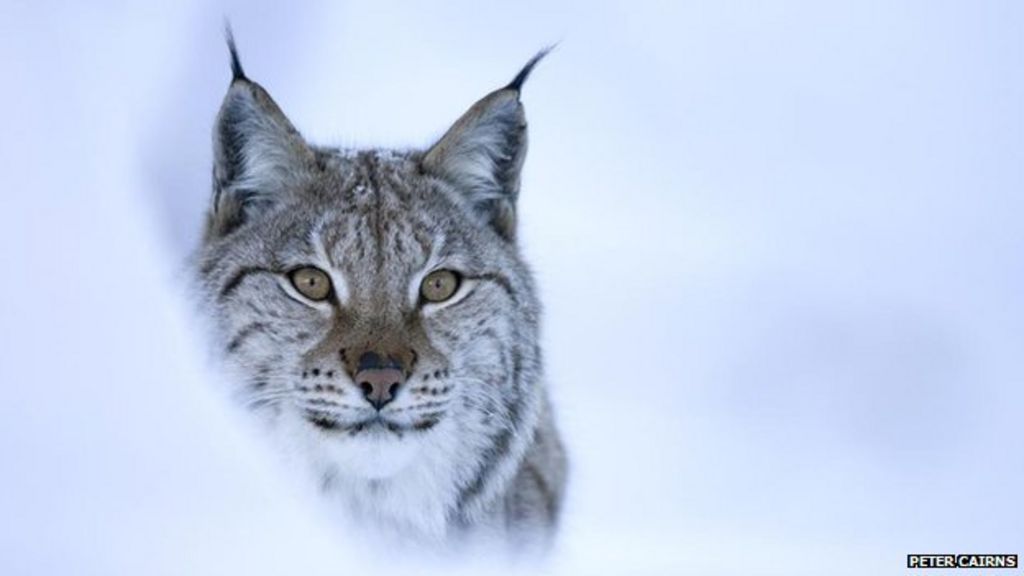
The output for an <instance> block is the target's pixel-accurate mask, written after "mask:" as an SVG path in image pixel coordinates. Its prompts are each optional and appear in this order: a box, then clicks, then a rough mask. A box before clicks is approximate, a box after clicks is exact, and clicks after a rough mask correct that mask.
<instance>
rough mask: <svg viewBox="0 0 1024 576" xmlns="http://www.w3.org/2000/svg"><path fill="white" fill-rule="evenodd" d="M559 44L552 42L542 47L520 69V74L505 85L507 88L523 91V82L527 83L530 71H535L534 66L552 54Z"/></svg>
mask: <svg viewBox="0 0 1024 576" xmlns="http://www.w3.org/2000/svg"><path fill="white" fill-rule="evenodd" d="M557 46H558V45H557V44H552V45H550V46H547V47H545V48H543V49H541V51H540V52H537V54H535V55H534V56H533V58H530V60H529V61H528V62H527V63H526V65H525V66H523V69H522V70H520V71H519V73H518V74H516V77H515V78H513V79H512V81H511V82H509V83H508V85H507V86H505V89H506V90H514V91H516V92H522V90H523V84H525V83H526V81H527V80H528V79H529V78H530V73H532V72H533V68H534V67H535V66H537V63H538V62H540V61H541V60H543V59H544V57H545V56H547V55H548V54H550V53H551V51H552V50H554V49H555V47H557Z"/></svg>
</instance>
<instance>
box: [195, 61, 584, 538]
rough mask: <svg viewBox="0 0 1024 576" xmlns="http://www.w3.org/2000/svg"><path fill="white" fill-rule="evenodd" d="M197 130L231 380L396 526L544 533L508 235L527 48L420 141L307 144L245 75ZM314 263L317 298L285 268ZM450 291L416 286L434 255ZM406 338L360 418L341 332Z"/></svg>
mask: <svg viewBox="0 0 1024 576" xmlns="http://www.w3.org/2000/svg"><path fill="white" fill-rule="evenodd" d="M231 53H232V59H231V61H232V71H233V79H232V81H231V85H230V87H229V89H228V93H227V96H226V97H225V100H224V103H223V105H222V107H221V110H220V114H219V116H218V119H217V122H216V126H215V129H214V157H215V163H214V194H213V205H212V206H211V208H210V212H209V216H208V219H207V226H206V233H205V238H204V240H203V243H202V245H201V247H200V249H199V251H198V254H197V259H196V271H197V276H198V285H199V290H200V292H201V295H202V300H203V303H204V312H205V313H206V314H207V315H208V316H209V317H210V318H211V319H212V320H213V325H214V327H215V334H216V337H215V339H214V341H215V342H217V343H218V344H217V345H218V347H219V348H218V350H219V352H220V355H221V356H222V357H223V358H224V360H225V364H226V366H227V367H228V368H229V369H230V372H231V374H232V375H233V385H234V386H235V393H236V396H237V397H238V398H239V399H240V401H241V402H242V403H244V405H246V406H247V407H249V408H251V409H252V410H253V412H254V413H255V414H257V415H258V416H259V417H260V418H261V419H262V420H264V421H265V422H266V423H267V425H268V426H269V428H270V429H271V430H272V431H273V435H275V436H276V437H277V438H279V439H280V440H281V442H282V443H283V444H284V445H285V446H286V448H287V449H288V450H289V451H291V452H293V453H294V452H299V453H301V454H303V455H304V456H303V458H304V461H305V462H306V463H307V464H308V466H309V467H310V469H311V470H313V471H315V473H316V474H317V475H318V477H319V478H320V485H321V488H322V490H323V492H324V494H325V496H326V497H328V498H329V500H330V501H331V502H336V503H338V504H339V505H340V507H341V508H342V509H344V510H345V512H346V514H347V516H348V517H350V518H352V519H354V521H355V522H356V523H357V524H358V525H361V526H373V527H376V528H383V529H387V530H392V531H393V532H395V533H398V534H402V535H407V536H409V537H411V538H413V539H417V540H426V541H459V540H463V539H464V537H465V536H468V535H473V534H478V533H480V534H483V533H486V534H488V535H497V536H499V537H502V538H503V539H505V540H506V541H508V542H519V541H524V540H537V539H538V538H539V539H541V540H547V539H549V538H550V537H551V535H552V534H553V531H554V528H555V526H556V525H557V521H558V515H559V509H560V508H561V502H562V499H563V492H564V486H565V469H566V464H565V457H564V455H563V450H562V446H561V443H560V441H559V437H558V434H557V432H556V430H555V427H554V423H553V416H552V410H551V406H550V404H549V401H548V395H547V392H546V389H545V387H544V380H543V374H542V362H541V351H540V348H539V346H538V324H539V321H540V306H539V303H538V301H537V297H536V291H535V287H534V283H533V280H532V278H531V275H530V273H529V271H528V269H527V267H526V266H525V264H524V263H523V261H522V259H521V257H520V254H519V251H518V249H517V247H516V243H515V203H516V197H517V195H518V192H519V172H520V169H521V167H522V163H523V158H524V157H525V153H526V122H525V116H524V114H523V107H522V104H521V103H520V99H519V96H520V90H521V87H522V85H523V83H524V81H525V80H526V76H527V75H528V74H529V72H530V69H531V68H532V67H533V65H534V64H535V63H536V61H537V60H538V59H539V56H540V55H538V58H535V59H534V60H531V62H530V63H529V64H528V65H527V67H526V68H524V70H523V71H522V72H521V73H520V74H519V75H517V76H516V78H515V80H514V81H513V82H512V83H511V84H509V85H508V86H506V87H505V88H502V89H499V90H496V91H495V92H492V93H491V94H488V95H487V96H485V97H484V98H483V99H481V100H480V101H479V102H478V103H477V104H475V105H474V106H473V107H472V108H471V109H470V110H469V111H467V112H466V114H465V115H464V116H463V117H462V118H460V119H459V120H458V121H457V122H456V123H455V124H454V125H453V126H452V128H451V129H450V130H449V131H448V133H447V134H445V135H444V137H442V138H441V140H440V141H439V142H437V143H436V144H435V145H434V146H432V147H430V148H429V149H427V150H407V151H395V150H341V149H335V148H325V147H320V146H315V145H312V144H310V143H308V142H306V141H305V139H304V138H303V137H302V136H301V135H300V134H299V132H298V131H297V130H296V129H295V128H294V127H293V126H292V124H291V122H289V120H288V119H287V118H286V117H285V115H284V114H283V113H282V112H281V110H280V109H279V108H278V106H277V105H276V104H275V103H274V101H273V99H272V98H271V97H270V95H269V94H268V93H267V92H266V91H265V90H264V89H263V88H262V87H261V86H259V85H258V84H256V83H255V82H253V81H251V80H250V79H249V78H248V77H246V75H245V73H244V72H243V69H242V66H241V63H240V60H239V58H238V56H237V53H236V51H235V49H234V44H233V42H231ZM302 266H316V267H318V268H320V269H322V270H324V271H325V272H327V273H328V275H329V276H330V278H331V282H332V285H333V291H332V294H331V296H330V297H329V298H328V299H327V300H326V301H323V302H314V301H310V300H308V299H305V298H304V297H303V296H302V295H301V294H300V293H298V292H297V291H296V290H295V288H294V287H293V286H292V285H291V284H290V281H289V272H290V271H292V270H294V269H296V268H298V267H302ZM439 269H448V270H454V271H457V272H458V273H459V274H460V275H461V278H462V282H461V285H460V287H459V289H458V290H457V292H456V293H455V295H454V296H453V297H452V298H451V299H450V300H448V301H446V302H443V303H429V302H424V301H423V300H422V299H421V298H420V297H419V286H420V282H421V281H422V279H423V277H424V276H425V275H426V274H428V273H429V272H431V271H433V270H439ZM366 346H394V347H399V348H401V349H402V350H408V351H409V353H408V354H407V357H405V358H403V359H402V360H403V362H404V364H405V365H406V368H407V369H408V374H409V378H408V381H407V383H406V384H405V385H404V386H403V387H402V388H401V389H400V390H399V391H398V394H397V397H396V399H395V400H394V401H393V402H391V403H389V404H387V405H386V406H384V408H383V409H382V410H381V412H380V415H381V416H382V417H386V418H384V419H378V420H373V418H374V416H375V410H374V408H373V407H372V406H371V405H370V404H369V403H368V402H367V400H366V399H365V398H364V396H363V394H361V393H360V390H359V388H358V387H356V386H355V384H354V382H353V379H352V377H351V376H350V374H351V368H352V363H353V362H355V361H356V360H355V359H354V358H353V357H352V356H353V355H354V351H355V350H359V349H361V348H365V347H366Z"/></svg>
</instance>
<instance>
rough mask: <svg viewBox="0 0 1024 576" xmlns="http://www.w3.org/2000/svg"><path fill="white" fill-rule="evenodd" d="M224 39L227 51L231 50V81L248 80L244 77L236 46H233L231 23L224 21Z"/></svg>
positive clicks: (233, 38)
mask: <svg viewBox="0 0 1024 576" xmlns="http://www.w3.org/2000/svg"><path fill="white" fill-rule="evenodd" d="M224 40H226V41H227V43H228V51H230V52H231V81H232V82H235V81H236V80H248V78H246V77H245V70H243V69H242V61H241V60H240V59H239V58H238V48H236V47H235V33H234V32H232V31H231V23H230V22H228V21H226V20H225V21H224Z"/></svg>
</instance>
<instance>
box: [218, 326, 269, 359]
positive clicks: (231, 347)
mask: <svg viewBox="0 0 1024 576" xmlns="http://www.w3.org/2000/svg"><path fill="white" fill-rule="evenodd" d="M266 328H267V325H266V324H264V323H263V322H253V323H252V324H249V325H248V326H246V327H245V328H242V329H241V330H239V331H238V333H237V334H235V336H234V338H232V339H231V342H229V343H228V349H227V350H228V352H234V351H235V350H237V349H238V347H239V346H241V345H242V342H244V341H245V340H246V338H248V337H250V336H252V335H253V334H257V333H262V332H263V331H264V330H266Z"/></svg>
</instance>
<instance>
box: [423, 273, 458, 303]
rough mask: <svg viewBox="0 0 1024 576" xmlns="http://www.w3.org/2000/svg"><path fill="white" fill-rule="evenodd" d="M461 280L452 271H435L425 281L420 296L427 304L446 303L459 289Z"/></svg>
mask: <svg viewBox="0 0 1024 576" xmlns="http://www.w3.org/2000/svg"><path fill="white" fill-rule="evenodd" d="M460 282H461V278H459V275H458V274H456V273H455V272H452V271H451V270H435V271H433V272H431V273H430V274H427V277H426V278H424V279H423V283H422V284H421V285H420V295H422V296H423V299H424V300H426V301H427V302H444V301H445V300H447V299H449V298H451V297H452V295H453V294H455V291H456V290H458V289H459V283H460Z"/></svg>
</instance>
